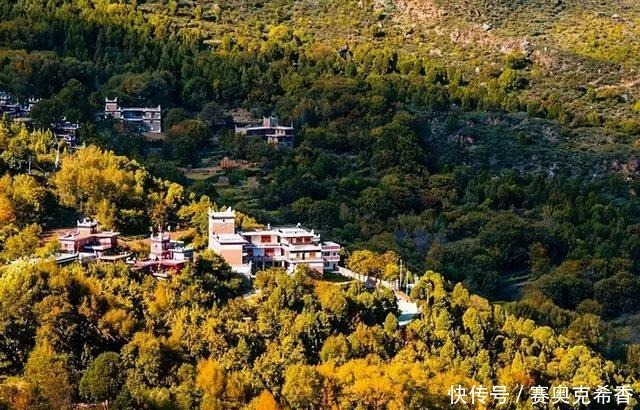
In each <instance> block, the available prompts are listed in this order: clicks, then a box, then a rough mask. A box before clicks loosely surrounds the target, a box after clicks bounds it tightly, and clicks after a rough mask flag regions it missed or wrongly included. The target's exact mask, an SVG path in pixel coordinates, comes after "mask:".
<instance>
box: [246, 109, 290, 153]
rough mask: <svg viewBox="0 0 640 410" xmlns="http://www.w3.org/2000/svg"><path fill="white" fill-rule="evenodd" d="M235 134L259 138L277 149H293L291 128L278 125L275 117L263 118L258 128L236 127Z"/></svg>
mask: <svg viewBox="0 0 640 410" xmlns="http://www.w3.org/2000/svg"><path fill="white" fill-rule="evenodd" d="M236 133H240V134H244V135H247V136H255V137H260V138H262V139H263V140H264V141H265V142H266V143H268V144H273V145H275V146H276V147H278V148H293V136H294V129H293V126H290V127H287V126H283V125H280V124H279V123H278V118H277V117H273V116H272V117H264V118H263V119H262V125H258V126H248V127H236Z"/></svg>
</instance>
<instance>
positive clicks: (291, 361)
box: [0, 0, 640, 409]
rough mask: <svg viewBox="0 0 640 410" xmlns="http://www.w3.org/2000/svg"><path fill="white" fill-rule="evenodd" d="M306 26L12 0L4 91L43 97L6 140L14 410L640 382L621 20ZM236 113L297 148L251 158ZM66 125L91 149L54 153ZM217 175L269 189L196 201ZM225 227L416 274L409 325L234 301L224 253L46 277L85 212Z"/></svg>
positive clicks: (331, 300)
mask: <svg viewBox="0 0 640 410" xmlns="http://www.w3.org/2000/svg"><path fill="white" fill-rule="evenodd" d="M289 3H290V2H286V1H276V2H268V3H264V2H260V1H257V2H236V1H230V2H220V3H215V4H214V3H213V2H209V1H198V2H191V1H180V2H178V1H175V0H169V1H113V0H112V1H102V0H101V1H98V0H57V1H47V2H43V1H36V0H21V1H17V2H12V1H0V16H1V23H0V91H4V92H8V93H10V94H11V95H12V96H14V97H15V98H17V99H21V100H23V101H24V100H26V99H28V98H32V97H35V98H39V99H40V101H38V102H37V103H36V104H35V106H34V107H33V109H32V112H31V121H30V123H29V124H28V125H25V124H21V123H18V122H12V121H10V120H9V119H8V118H5V119H3V121H2V122H1V123H0V173H1V174H2V177H1V178H0V260H1V261H2V263H4V264H6V266H4V267H2V268H1V272H0V304H2V308H1V309H0V315H2V316H3V317H2V318H0V330H2V334H3V335H4V338H3V340H2V341H1V342H0V367H1V368H2V370H1V371H0V375H1V376H2V377H3V384H2V387H1V388H0V399H1V400H3V401H4V402H6V403H7V404H6V406H9V407H10V408H14V407H17V408H56V409H57V408H65V407H68V406H70V404H71V403H78V402H80V401H84V402H91V403H99V402H104V401H108V402H110V408H132V407H133V408H180V409H181V408H184V409H187V408H194V407H198V406H202V408H207V409H218V408H225V409H227V408H245V407H246V408H256V407H257V408H278V406H285V408H292V409H310V408H332V406H333V407H334V408H354V409H356V408H358V409H359V408H372V409H373V408H375V409H377V408H398V409H400V408H402V409H412V408H415V409H418V408H437V407H441V408H447V407H448V406H449V404H448V398H447V397H446V389H447V388H448V386H449V385H450V384H452V383H456V384H458V383H462V384H467V385H471V384H473V383H474V382H475V383H482V384H484V385H487V386H491V385H497V384H500V383H504V384H506V385H514V384H515V382H520V383H521V384H527V385H531V384H535V383H538V384H546V385H551V384H561V383H568V384H570V385H571V384H576V383H587V384H589V385H594V386H596V385H598V384H600V383H603V384H604V383H606V384H610V385H617V384H622V383H626V382H628V383H631V384H633V383H635V380H637V377H638V374H637V371H638V368H640V349H639V348H638V346H639V343H640V312H639V311H638V306H640V296H639V295H640V294H639V293H638V292H637V289H638V287H639V286H640V275H639V274H640V265H639V263H638V261H639V260H640V216H639V215H640V212H639V211H640V201H639V200H638V197H637V192H638V188H639V187H638V183H639V181H640V178H639V175H638V172H639V171H640V170H639V169H638V148H639V147H640V145H639V144H638V143H637V138H638V134H639V133H640V128H639V122H638V120H637V112H638V110H639V109H640V106H639V105H638V102H637V99H638V97H639V94H638V88H637V87H638V83H637V81H636V82H634V81H633V80H632V78H631V77H633V72H634V71H633V70H635V69H637V68H634V64H636V63H637V55H638V54H637V53H635V51H637V42H634V41H633V39H634V38H636V34H637V30H638V28H637V27H640V21H639V20H638V13H637V10H636V9H634V8H633V7H629V4H631V3H630V0H629V1H621V2H618V3H616V4H615V5H609V4H607V5H603V4H600V3H599V2H596V1H590V0H587V1H584V2H577V1H569V0H566V1H562V2H557V3H558V4H556V5H555V6H553V7H552V6H550V5H549V4H546V3H547V2H545V4H538V3H540V2H537V1H532V2H524V3H523V2H510V1H490V2H478V1H476V0H465V1H463V0H454V1H451V2H447V4H445V3H444V2H440V1H433V2H430V1H429V2H424V4H422V3H420V4H419V3H418V2H412V1H396V2H370V1H361V2H357V3H356V2H346V1H342V0H340V1H333V0H332V1H327V2H319V3H318V2H297V3H296V4H293V5H291V4H289ZM516 3H517V4H516ZM525 3H526V4H525ZM631 5H633V4H631ZM538 6H539V7H538ZM589 7H593V8H594V10H597V13H598V14H596V15H590V14H589V13H588V11H589ZM469 9H471V10H474V12H472V15H471V16H469V15H467V12H468V10H469ZM616 16H617V17H616ZM412 18H416V19H417V20H416V22H418V23H416V22H413V23H412V22H411V19H412ZM425 21H427V22H429V23H428V24H427V23H425ZM422 23H424V24H422ZM581 33H586V34H585V36H583V37H585V38H582V37H581ZM563 36H564V37H563ZM563 38H564V39H563ZM465 39H467V40H465ZM525 40H526V41H525ZM514 44H515V45H514ZM634 50H635V51H634ZM636 65H637V64H636ZM567 67H568V68H567ZM105 97H109V98H112V97H118V100H119V101H120V102H121V103H122V104H124V105H125V106H127V105H143V106H157V105H162V108H163V119H164V123H163V129H164V137H165V138H164V139H162V140H159V141H157V140H148V139H147V138H145V136H143V135H141V134H140V133H138V132H136V131H135V130H131V129H127V128H126V127H124V126H123V124H122V123H119V122H116V121H113V120H111V119H104V118H102V117H100V116H96V113H97V112H99V111H100V110H101V109H102V108H103V104H104V98H105ZM239 108H242V109H245V110H247V111H248V112H250V113H251V114H253V115H254V117H260V116H262V115H271V114H277V115H278V116H279V117H280V119H281V121H282V122H283V123H289V122H291V123H293V124H294V125H295V127H296V139H295V143H296V147H295V148H294V149H293V150H277V149H274V147H272V146H270V145H267V144H265V143H263V142H261V141H259V140H257V139H252V138H248V137H246V136H242V135H236V134H235V133H234V132H233V119H232V117H231V115H230V112H232V111H233V110H236V109H239ZM62 119H66V120H69V121H73V122H78V123H80V124H81V125H82V126H81V129H80V141H81V143H82V144H84V148H81V149H71V148H69V147H67V146H66V145H64V144H62V143H60V142H59V141H57V140H56V139H55V138H54V136H53V134H52V133H51V132H50V131H49V130H48V128H49V127H50V126H51V124H53V123H56V122H58V121H61V120H62ZM212 152H215V153H216V155H220V156H222V155H224V156H229V157H231V158H234V159H236V160H245V161H247V162H248V163H249V164H251V165H252V167H251V168H247V169H237V170H231V171H226V172H225V174H224V177H225V178H226V179H227V180H228V184H227V186H226V187H225V186H223V184H220V183H219V182H220V176H212V177H208V178H204V179H194V178H192V177H191V176H190V174H189V171H190V170H192V169H196V168H199V167H206V166H208V165H209V164H210V154H211V153H212ZM217 204H224V205H233V206H234V208H236V209H239V210H240V211H242V213H240V214H239V216H238V219H239V220H238V224H239V226H241V227H243V228H245V227H246V228H249V227H253V226H256V225H257V224H258V223H257V221H260V222H262V223H265V224H266V223H294V224H295V223H297V222H301V223H303V224H305V225H308V226H310V227H314V228H316V229H317V230H319V231H321V232H322V235H323V238H327V239H333V240H336V241H339V242H341V243H343V244H345V245H347V254H346V255H345V257H349V256H350V257H349V259H348V260H349V263H350V265H351V266H353V267H354V270H358V271H360V273H364V274H369V275H373V276H378V277H383V278H385V279H390V280H393V279H396V278H397V275H398V272H399V270H398V269H397V266H396V265H397V263H398V262H399V259H402V260H403V263H404V264H405V265H404V266H405V268H407V267H408V269H409V270H410V271H411V272H412V273H413V276H414V277H416V278H418V277H421V279H419V282H418V286H417V287H416V288H415V289H414V295H413V296H414V297H415V298H416V299H417V300H418V301H420V303H422V305H423V311H422V315H421V317H420V319H419V320H416V321H414V322H413V323H412V324H411V325H410V326H409V327H408V328H406V329H403V330H400V329H398V326H397V323H396V322H394V320H395V316H394V314H395V313H397V312H396V306H395V299H394V298H393V296H392V295H390V294H389V293H388V292H385V291H382V290H376V291H374V292H373V293H370V292H368V291H366V290H365V289H363V288H362V287H361V286H360V285H357V284H350V285H346V286H342V287H341V286H338V285H332V284H327V283H324V282H322V281H321V282H318V281H316V280H315V279H312V278H309V277H308V276H309V275H308V272H307V273H305V272H299V273H298V274H296V275H295V276H293V277H288V276H286V275H284V274H283V273H282V272H276V271H270V272H264V273H261V275H260V276H259V278H260V279H259V280H258V281H257V286H258V288H260V289H261V291H262V292H261V293H260V294H259V296H258V297H256V298H254V299H246V298H242V297H238V296H240V289H239V286H240V283H239V278H237V277H236V276H235V275H234V274H233V273H232V272H231V271H230V270H229V269H228V266H226V265H225V264H224V263H223V262H222V261H220V260H219V259H218V258H217V257H216V256H215V255H212V254H209V253H208V252H203V256H202V258H201V259H200V260H199V262H198V263H197V264H195V265H194V266H191V267H190V268H188V269H186V270H185V271H184V272H182V273H181V274H180V275H176V276H175V277H173V278H171V279H170V280H168V281H164V282H158V281H156V280H155V279H153V278H150V277H141V276H137V275H136V273H135V272H132V271H130V270H129V269H127V268H126V267H125V266H113V267H111V266H110V267H107V266H90V267H88V268H87V267H81V266H73V267H65V268H58V267H55V266H53V265H52V264H50V263H48V262H42V261H39V262H36V261H34V260H33V258H34V257H42V258H45V259H46V257H47V256H50V255H52V254H55V253H56V252H57V250H58V248H57V246H58V245H57V243H56V242H55V240H54V241H50V242H45V243H42V238H43V236H46V233H47V232H48V231H49V230H51V229H54V228H59V227H68V226H70V225H71V224H72V223H73V222H74V220H75V219H76V218H78V217H80V216H85V215H86V216H92V217H95V218H96V219H97V220H98V221H99V222H100V223H101V225H103V226H104V227H105V228H114V229H119V230H121V231H122V232H123V233H124V234H126V235H140V234H143V233H146V232H148V229H149V227H150V226H153V227H158V226H166V225H173V226H176V225H179V226H180V227H181V228H184V231H185V232H186V233H185V234H184V239H187V240H190V241H192V242H193V244H194V245H195V246H196V248H197V249H198V250H203V249H204V248H205V247H206V232H207V227H206V223H207V220H206V211H207V209H208V208H209V207H211V206H212V207H217V206H218V205H217ZM360 249H366V251H364V252H363V251H359V250H360ZM129 251H130V252H132V253H134V254H140V255H143V254H144V253H145V252H147V251H146V250H145V249H142V248H141V247H136V245H131V246H130V249H129ZM20 258H23V259H24V260H23V261H20V262H17V263H13V262H14V261H16V260H17V259H20ZM426 271H435V272H440V274H434V273H432V272H429V273H427V274H424V275H422V273H423V272H426ZM453 283H462V284H464V286H463V285H460V284H458V285H455V287H453V286H452V285H451V284H453ZM465 288H466V289H469V291H470V292H472V293H477V294H481V295H482V296H484V297H486V298H487V299H489V300H494V301H496V300H497V301H508V302H506V303H503V304H501V305H492V304H490V303H489V302H488V301H487V300H486V299H482V298H481V297H479V296H475V295H470V294H469V291H467V290H465ZM329 295H330V296H329ZM596 352H597V353H596ZM376 375H379V377H376ZM407 375H410V376H411V377H408V376H407ZM54 380H59V381H56V382H54ZM300 380H307V381H308V383H309V384H308V385H301V384H300ZM445 385H446V387H445V388H444V389H443V386H445ZM309 386H313V388H309ZM398 386H402V387H401V388H399V387H398ZM18 403H21V404H18ZM20 406H22V407H20ZM247 406H248V407H247Z"/></svg>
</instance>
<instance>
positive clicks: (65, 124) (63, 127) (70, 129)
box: [52, 120, 80, 146]
mask: <svg viewBox="0 0 640 410" xmlns="http://www.w3.org/2000/svg"><path fill="white" fill-rule="evenodd" d="M79 130H80V124H78V123H75V122H70V121H66V120H63V121H61V122H59V123H57V124H54V125H53V126H52V131H53V135H54V136H55V137H56V138H57V139H58V141H63V142H65V143H67V144H69V145H71V146H74V145H76V144H77V143H78V131H79Z"/></svg>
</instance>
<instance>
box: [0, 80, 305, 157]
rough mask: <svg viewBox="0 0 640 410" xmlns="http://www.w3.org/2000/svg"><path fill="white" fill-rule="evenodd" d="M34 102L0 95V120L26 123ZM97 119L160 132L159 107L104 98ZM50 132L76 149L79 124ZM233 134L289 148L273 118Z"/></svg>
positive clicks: (287, 134)
mask: <svg viewBox="0 0 640 410" xmlns="http://www.w3.org/2000/svg"><path fill="white" fill-rule="evenodd" d="M38 101H39V100H38V99H34V98H31V99H29V100H28V101H27V102H26V103H22V102H19V101H16V100H15V99H14V98H13V97H12V96H11V94H9V93H6V92H2V91H0V116H2V115H7V116H9V117H10V118H12V119H14V120H23V121H28V119H29V116H30V113H31V109H32V108H33V106H34V105H35V104H37V103H38ZM98 116H99V117H100V118H113V119H115V120H118V121H121V122H122V123H123V124H125V125H126V126H127V127H129V129H131V130H132V131H135V132H146V133H152V134H153V133H161V132H162V106H160V105H158V106H157V107H122V106H121V105H120V104H119V102H118V97H115V98H112V99H110V98H105V100H104V111H103V112H102V113H99V114H98ZM51 129H52V131H53V134H54V135H55V136H56V138H57V139H58V140H59V141H64V142H66V143H67V144H69V145H70V146H75V145H77V142H78V130H79V129H80V124H77V123H74V122H70V121H67V120H66V119H63V120H62V121H60V122H58V123H56V124H51ZM235 131H236V133H239V134H244V135H247V136H251V137H256V138H260V139H262V140H263V141H265V142H266V143H268V144H272V145H274V146H276V147H277V148H293V138H294V128H293V125H291V126H284V125H280V124H279V122H278V118H277V117H274V116H270V117H264V118H263V119H262V124H259V125H256V124H253V125H251V124H245V125H243V126H239V125H236V128H235Z"/></svg>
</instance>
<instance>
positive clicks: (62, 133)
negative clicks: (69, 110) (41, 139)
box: [0, 91, 80, 146]
mask: <svg viewBox="0 0 640 410" xmlns="http://www.w3.org/2000/svg"><path fill="white" fill-rule="evenodd" d="M38 101H40V100H39V99H36V98H30V99H29V100H28V101H27V102H26V103H23V102H20V101H17V100H15V99H14V98H13V96H12V95H11V94H9V93H7V92H4V91H0V116H5V115H6V116H7V117H9V118H11V119H12V120H14V121H23V122H27V121H29V118H30V116H31V110H32V109H33V107H34V106H35V105H36V104H37V103H38ZM78 130H80V124H77V123H74V122H71V121H67V120H65V119H63V120H62V121H59V122H57V123H55V124H51V131H52V132H53V135H54V136H55V137H56V139H57V140H58V141H62V142H65V143H67V144H69V145H70V146H74V145H76V143H77V142H78Z"/></svg>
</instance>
